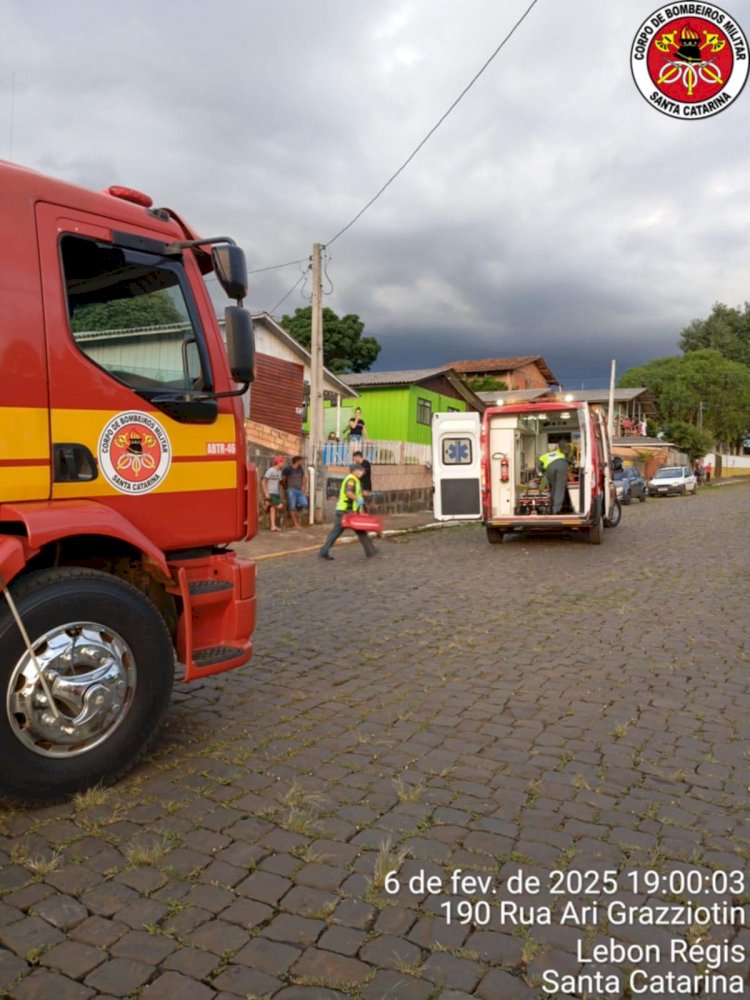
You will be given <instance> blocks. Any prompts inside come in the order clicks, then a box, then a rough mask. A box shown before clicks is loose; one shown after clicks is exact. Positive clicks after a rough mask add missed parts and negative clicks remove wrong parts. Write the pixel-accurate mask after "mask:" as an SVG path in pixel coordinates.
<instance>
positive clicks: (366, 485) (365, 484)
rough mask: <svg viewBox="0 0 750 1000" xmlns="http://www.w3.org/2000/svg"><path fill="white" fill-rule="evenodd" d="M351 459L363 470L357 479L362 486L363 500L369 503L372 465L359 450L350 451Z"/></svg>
mask: <svg viewBox="0 0 750 1000" xmlns="http://www.w3.org/2000/svg"><path fill="white" fill-rule="evenodd" d="M352 461H353V462H356V463H357V465H361V466H362V468H363V469H364V470H365V471H364V472H363V473H362V477H361V478H360V480H359V485H360V486H361V487H362V495H363V496H364V498H365V502H366V503H367V504H368V505H369V502H370V497H371V496H372V466H371V465H370V463H369V462H368V460H367V459H366V458H365V456H364V455H363V454H362V452H361V451H353V452H352Z"/></svg>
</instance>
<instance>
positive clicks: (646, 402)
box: [565, 386, 656, 416]
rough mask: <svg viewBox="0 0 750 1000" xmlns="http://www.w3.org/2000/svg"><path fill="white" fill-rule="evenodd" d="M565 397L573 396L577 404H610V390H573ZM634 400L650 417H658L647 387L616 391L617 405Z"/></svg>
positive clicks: (566, 393) (566, 392)
mask: <svg viewBox="0 0 750 1000" xmlns="http://www.w3.org/2000/svg"><path fill="white" fill-rule="evenodd" d="M565 395H566V396H572V397H573V399H574V400H575V401H576V402H580V403H604V404H605V405H606V404H608V403H609V389H579V390H578V391H577V392H576V391H575V389H573V390H571V391H570V392H568V390H566V391H565ZM634 399H637V400H638V401H639V402H640V404H641V405H642V406H643V410H644V412H645V413H646V414H647V415H648V416H655V415H656V406H655V405H654V402H653V400H652V399H651V396H650V395H649V391H648V389H647V388H646V387H645V386H637V387H635V388H631V389H615V392H614V400H615V402H616V403H630V402H632V401H633V400H634Z"/></svg>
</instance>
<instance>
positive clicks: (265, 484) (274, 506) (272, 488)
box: [260, 455, 285, 531]
mask: <svg viewBox="0 0 750 1000" xmlns="http://www.w3.org/2000/svg"><path fill="white" fill-rule="evenodd" d="M284 461H285V459H284V456H283V455H277V456H276V458H274V460H273V465H272V466H271V468H270V469H268V470H267V471H266V473H265V475H264V476H263V478H262V479H261V481H260V486H261V489H262V490H263V499H264V501H265V506H266V510H267V511H268V514H269V517H270V519H271V531H281V527H280V526H279V525H277V524H276V519H277V517H278V518H279V520H281V512H282V511H283V510H284V501H283V500H282V499H281V470H282V466H283V465H284Z"/></svg>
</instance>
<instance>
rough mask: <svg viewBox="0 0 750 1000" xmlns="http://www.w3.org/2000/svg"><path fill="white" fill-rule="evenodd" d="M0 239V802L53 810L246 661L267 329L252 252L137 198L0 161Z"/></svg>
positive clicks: (129, 758) (127, 759) (101, 778)
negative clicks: (253, 282) (250, 453)
mask: <svg viewBox="0 0 750 1000" xmlns="http://www.w3.org/2000/svg"><path fill="white" fill-rule="evenodd" d="M0 230H1V231H2V239H0V298H1V299H2V303H3V306H2V312H1V313H0V359H1V363H0V373H1V377H2V389H0V588H2V594H0V776H1V777H0V793H2V794H4V795H5V796H7V797H9V798H12V799H16V800H20V801H29V802H34V801H49V800H53V799H57V798H60V797H63V796H66V795H69V794H71V793H73V792H76V791H79V790H81V789H84V788H86V787H89V786H91V785H93V784H95V783H98V782H109V781H112V780H113V779H114V778H116V777H117V776H118V775H120V774H122V773H123V772H124V771H126V770H127V769H128V768H129V767H130V766H131V765H132V764H133V763H134V761H135V760H136V759H137V758H138V757H139V756H140V754H142V753H143V752H144V750H145V749H146V748H147V747H148V746H149V745H150V743H151V742H152V740H153V738H154V735H155V733H156V731H157V728H158V725H159V722H160V720H161V718H162V716H163V715H164V713H165V710H166V707H167V704H168V701H169V697H170V692H171V689H172V682H173V678H174V676H175V669H176V667H177V666H179V665H181V666H182V678H181V679H182V680H185V681H191V680H195V679H196V678H202V677H206V676H208V675H210V674H214V673H217V672H219V671H222V670H229V669H231V668H233V667H238V666H240V665H242V664H243V663H246V662H247V661H248V660H249V658H250V656H251V654H252V632H253V626H254V622H255V567H254V565H253V564H252V563H251V562H250V561H248V560H246V559H241V558H239V557H238V556H237V555H236V554H235V553H234V552H233V551H232V550H231V548H229V545H230V544H231V543H232V542H234V541H238V540H241V539H248V538H251V537H252V536H253V535H254V534H255V531H256V527H257V477H256V472H255V469H254V467H253V466H251V465H248V463H247V459H246V448H245V437H244V425H243V405H242V399H241V396H242V394H243V393H245V392H246V391H247V389H248V386H249V383H250V382H251V381H252V379H253V364H254V350H253V333H252V323H251V320H250V315H249V313H248V312H247V311H246V310H245V309H243V308H242V300H243V298H244V297H245V295H246V292H247V269H246V266H245V259H244V254H243V253H242V250H241V249H240V248H239V247H237V246H236V245H234V243H233V241H232V240H230V239H228V238H226V237H217V238H214V239H207V238H206V239H204V238H199V237H198V236H197V235H196V234H195V233H194V232H193V231H192V230H191V229H190V228H189V227H188V225H187V224H186V223H185V222H183V220H182V219H181V218H180V216H178V215H177V214H176V213H175V212H173V211H172V210H171V209H169V208H158V207H154V206H153V204H152V201H151V199H150V198H149V197H147V196H146V195H143V194H141V193H140V192H137V191H133V190H131V189H127V188H120V187H111V188H109V189H108V190H107V191H104V192H101V193H94V192H91V191H86V190H83V189H81V188H78V187H75V186H73V185H71V184H67V183H62V182H60V181H57V180H53V179H50V178H48V177H45V176H43V175H41V174H39V173H36V172H34V171H31V170H27V169H24V168H21V167H18V166H15V165H11V164H8V163H2V162H0ZM213 279H217V280H218V282H219V284H220V286H221V287H222V288H223V289H224V292H225V293H226V295H227V297H228V298H229V299H234V300H236V304H235V305H229V306H227V307H226V309H225V336H226V346H225V344H224V341H223V340H222V336H221V333H220V330H219V327H218V325H217V321H216V318H215V315H214V308H213V306H212V302H211V296H210V294H209V289H208V287H207V284H206V281H207V280H213Z"/></svg>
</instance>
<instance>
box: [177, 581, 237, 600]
mask: <svg viewBox="0 0 750 1000" xmlns="http://www.w3.org/2000/svg"><path fill="white" fill-rule="evenodd" d="M231 589H232V583H231V581H230V580H191V581H190V583H189V584H188V590H189V591H190V594H191V595H192V596H193V597H198V596H199V595H200V594H214V593H216V592H217V591H219V590H231Z"/></svg>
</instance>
